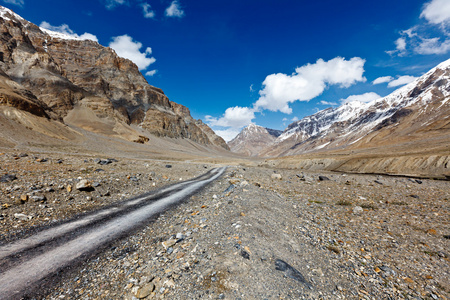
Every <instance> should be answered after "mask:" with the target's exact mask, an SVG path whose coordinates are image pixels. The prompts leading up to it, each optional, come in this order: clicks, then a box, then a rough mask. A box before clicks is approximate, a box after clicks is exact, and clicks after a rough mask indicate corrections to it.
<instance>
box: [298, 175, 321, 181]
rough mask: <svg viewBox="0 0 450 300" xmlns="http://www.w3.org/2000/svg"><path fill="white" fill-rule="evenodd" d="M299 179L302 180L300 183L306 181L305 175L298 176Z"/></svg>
mask: <svg viewBox="0 0 450 300" xmlns="http://www.w3.org/2000/svg"><path fill="white" fill-rule="evenodd" d="M297 177H298V179H300V181H306V179H305V175H301V174H297ZM319 179H320V178H319Z"/></svg>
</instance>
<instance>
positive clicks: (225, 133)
mask: <svg viewBox="0 0 450 300" xmlns="http://www.w3.org/2000/svg"><path fill="white" fill-rule="evenodd" d="M214 132H215V133H216V134H217V135H218V136H220V137H222V138H223V139H224V140H225V142H229V141H231V140H232V139H234V138H235V137H236V136H237V135H238V134H239V133H240V132H241V130H240V129H234V128H229V129H225V130H214Z"/></svg>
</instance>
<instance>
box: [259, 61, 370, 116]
mask: <svg viewBox="0 0 450 300" xmlns="http://www.w3.org/2000/svg"><path fill="white" fill-rule="evenodd" d="M364 63H365V60H364V59H362V58H359V57H354V58H352V59H350V60H345V59H344V58H342V57H336V58H334V59H332V60H329V61H327V62H326V61H324V60H323V59H319V60H317V62H316V63H314V64H307V65H305V66H303V67H299V68H296V69H295V73H293V74H292V75H286V74H282V73H278V74H271V75H269V76H267V77H266V79H265V80H264V82H263V86H264V88H263V90H261V91H260V92H259V94H260V98H259V99H258V101H256V103H255V104H254V107H255V109H256V110H261V109H268V110H271V111H280V112H283V113H287V114H290V113H292V109H291V108H290V107H289V103H292V102H295V101H309V100H311V99H313V98H315V97H317V96H319V95H320V94H322V93H323V91H324V90H325V88H326V87H327V85H339V86H341V87H344V88H346V87H349V86H351V85H352V84H355V83H356V82H358V81H360V82H364V81H365V80H366V78H364V77H363V73H364Z"/></svg>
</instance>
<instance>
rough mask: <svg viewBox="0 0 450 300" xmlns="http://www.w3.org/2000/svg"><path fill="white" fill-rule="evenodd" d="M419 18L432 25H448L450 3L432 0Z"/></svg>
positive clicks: (445, 0) (442, 0) (443, 0)
mask: <svg viewBox="0 0 450 300" xmlns="http://www.w3.org/2000/svg"><path fill="white" fill-rule="evenodd" d="M420 17H421V18H425V19H426V20H427V21H428V22H430V23H432V24H442V23H450V1H448V0H432V1H430V2H428V3H427V4H425V6H424V10H423V11H422V13H421V14H420Z"/></svg>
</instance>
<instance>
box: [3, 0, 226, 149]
mask: <svg viewBox="0 0 450 300" xmlns="http://www.w3.org/2000/svg"><path fill="white" fill-rule="evenodd" d="M0 41H1V42H0V105H3V106H10V107H14V108H17V109H20V110H25V111H27V112H29V113H32V114H34V115H36V116H40V117H43V118H47V119H50V120H56V121H60V122H65V123H66V124H69V125H73V126H78V127H81V128H83V129H86V130H90V131H96V132H103V133H105V132H109V133H111V134H115V135H118V136H121V137H123V138H126V139H136V137H138V136H139V135H141V134H144V135H145V134H152V135H156V136H160V137H170V138H183V139H190V140H192V141H195V142H197V143H200V144H204V145H215V146H219V147H222V148H225V149H228V146H227V145H226V143H225V141H224V140H223V139H222V138H220V137H219V136H217V135H215V134H214V132H213V131H212V130H211V129H210V128H209V127H208V126H207V125H205V124H203V123H202V122H201V121H199V120H194V119H193V118H192V117H191V115H190V112H189V109H188V108H186V107H184V106H182V105H180V104H177V103H175V102H172V101H170V100H169V99H168V98H167V96H166V95H165V94H164V93H163V91H162V90H161V89H159V88H156V87H153V86H151V85H150V84H148V82H147V81H146V79H145V78H144V76H143V75H142V74H141V73H140V72H139V69H138V67H137V66H136V65H135V64H134V63H133V62H132V61H130V60H128V59H125V58H122V57H119V56H118V55H117V54H116V53H115V51H114V50H113V49H111V48H107V47H103V46H101V45H100V44H98V43H97V42H94V41H91V40H82V39H77V38H73V37H70V36H66V35H63V34H60V33H56V32H52V31H49V30H45V29H41V28H39V27H38V26H36V25H35V24H32V23H30V22H28V21H26V20H25V19H23V18H22V17H20V16H18V15H17V14H15V13H14V12H12V11H11V10H9V9H7V8H4V7H1V6H0ZM92 113H93V115H94V116H95V120H96V122H87V121H89V119H90V120H92V118H91V117H87V116H88V115H89V116H90V114H92ZM80 114H84V115H85V116H80ZM94 123H95V124H94ZM100 124H101V126H100ZM99 127H102V128H99ZM103 127H108V128H107V130H106V129H105V128H103ZM124 128H126V130H124ZM133 128H135V129H133ZM133 130H134V131H135V132H134V133H132V132H133ZM124 131H126V132H127V134H124Z"/></svg>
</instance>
